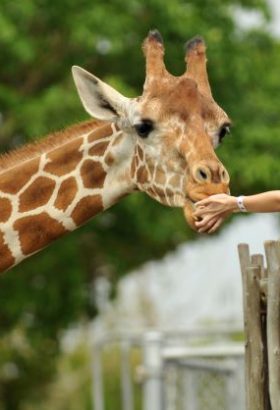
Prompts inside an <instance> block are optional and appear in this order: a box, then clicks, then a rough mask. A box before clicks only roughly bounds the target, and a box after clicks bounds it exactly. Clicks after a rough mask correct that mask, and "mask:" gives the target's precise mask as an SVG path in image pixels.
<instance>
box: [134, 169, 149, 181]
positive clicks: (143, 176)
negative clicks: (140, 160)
mask: <svg viewBox="0 0 280 410" xmlns="http://www.w3.org/2000/svg"><path fill="white" fill-rule="evenodd" d="M147 181H148V171H147V168H146V167H145V166H144V165H142V166H141V167H140V168H138V170H137V182H139V183H140V184H144V183H145V182H147Z"/></svg>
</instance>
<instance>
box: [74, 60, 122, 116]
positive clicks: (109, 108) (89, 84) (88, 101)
mask: <svg viewBox="0 0 280 410" xmlns="http://www.w3.org/2000/svg"><path fill="white" fill-rule="evenodd" d="M72 74H73V78H74V82H75V85H76V87H77V90H78V94H79V96H80V99H81V101H82V103H83V106H84V108H85V110H86V111H87V112H88V113H89V114H90V115H91V116H92V117H94V118H97V119H99V120H105V121H116V120H117V119H118V118H119V117H120V116H122V115H123V114H125V111H126V107H127V103H128V101H129V99H128V98H126V97H124V96H123V95H122V94H120V93H119V92H118V91H116V90H115V89H114V88H112V87H110V86H109V85H108V84H106V83H104V82H103V81H101V80H99V78H97V77H95V76H94V75H93V74H91V73H89V72H88V71H86V70H84V69H83V68H81V67H78V66H73V67H72Z"/></svg>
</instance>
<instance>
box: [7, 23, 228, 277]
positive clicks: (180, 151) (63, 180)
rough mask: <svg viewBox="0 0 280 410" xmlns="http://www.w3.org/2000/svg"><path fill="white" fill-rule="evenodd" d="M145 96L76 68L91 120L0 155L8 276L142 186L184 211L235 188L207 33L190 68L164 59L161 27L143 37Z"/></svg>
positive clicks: (194, 43)
mask: <svg viewBox="0 0 280 410" xmlns="http://www.w3.org/2000/svg"><path fill="white" fill-rule="evenodd" d="M143 51H144V55H145V59H146V78H145V82H144V87H143V94H142V95H141V96H140V97H138V98H127V97H125V96H123V95H121V94H120V93H119V92H118V91H116V90H115V89H113V88H112V87H111V86H109V85H108V84H106V83H104V82H103V81H101V80H100V79H99V78H97V77H95V76H94V75H93V74H90V73H89V72H88V71H86V70H84V69H83V68H80V67H78V66H74V67H73V68H72V72H73V78H74V82H75V85H76V88H77V91H78V94H79V97H80V99H81V102H82V104H83V106H84V108H85V110H86V111H87V112H88V113H89V115H90V116H91V117H93V118H94V119H91V120H89V121H86V122H84V123H80V124H76V125H73V126H72V127H69V128H67V129H65V130H63V131H60V132H56V133H54V134H52V135H49V136H48V137H46V138H45V139H43V140H42V141H39V142H37V143H33V144H29V145H26V146H24V147H22V148H19V149H17V150H15V151H12V152H11V153H8V154H5V155H2V157H0V272H3V271H5V270H8V269H10V268H12V267H13V266H15V265H16V264H18V263H19V262H21V261H22V260H23V259H25V258H27V257H29V256H30V255H32V254H34V253H35V252H38V251H40V250H41V249H43V248H44V247H46V246H47V245H48V244H50V243H51V242H52V241H54V240H55V239H57V238H59V237H61V236H63V235H64V234H66V233H67V232H70V231H72V230H74V229H76V228H77V227H79V226H81V225H82V224H84V223H86V222H87V221H88V220H89V219H90V218H92V217H93V216H95V215H96V214H98V213H99V212H102V211H104V210H106V209H107V208H108V207H110V206H112V205H113V204H115V203H116V202H117V201H119V200H120V199H121V198H122V197H124V196H126V195H128V194H130V193H132V192H134V191H143V192H146V193H147V194H148V195H149V196H150V197H152V198H153V199H155V200H156V201H158V202H160V203H162V204H164V205H167V206H171V207H182V208H183V209H184V213H185V217H186V220H187V222H188V224H189V225H190V226H192V227H194V221H193V217H192V211H193V204H194V203H195V202H196V201H197V200H199V199H202V198H204V197H206V196H208V195H211V194H214V193H221V192H223V193H228V189H229V175H228V173H227V171H226V169H225V168H224V166H223V165H222V163H221V162H220V161H219V159H218V158H217V156H216V154H215V151H214V148H216V147H217V145H218V144H219V143H220V142H221V140H222V139H223V137H224V136H225V135H226V134H227V132H228V131H229V126H230V120H229V117H228V116H227V114H226V113H225V112H224V111H223V110H222V109H221V108H220V107H219V106H218V104H217V103H216V102H215V101H214V99H213V97H212V94H211V89H210V85H209V82H208V77H207V71H206V47H205V43H204V41H203V39H202V38H199V37H196V38H194V39H192V40H191V41H189V42H188V43H187V47H186V57H185V61H186V64H187V67H186V71H185V72H184V74H183V75H181V76H178V77H175V76H173V75H172V74H170V73H169V72H168V71H167V69H166V67H165V64H164V46H163V41H162V38H161V35H160V33H159V32H158V31H151V32H150V33H149V34H148V36H147V38H146V39H145V40H144V43H143Z"/></svg>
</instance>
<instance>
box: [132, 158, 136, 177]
mask: <svg viewBox="0 0 280 410" xmlns="http://www.w3.org/2000/svg"><path fill="white" fill-rule="evenodd" d="M135 172H136V164H135V159H133V160H132V164H131V176H132V178H133V177H134V176H135Z"/></svg>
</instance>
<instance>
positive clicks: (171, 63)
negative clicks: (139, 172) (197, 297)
mask: <svg viewBox="0 0 280 410" xmlns="http://www.w3.org/2000/svg"><path fill="white" fill-rule="evenodd" d="M235 7H244V8H246V9H251V10H258V11H259V12H260V13H261V14H262V15H263V16H264V18H268V17H269V10H268V8H267V6H266V2H265V0H192V1H188V2H187V1H184V0H172V1H171V2H164V3H163V2H162V1H160V0H141V1H140V0H107V1H106V2H104V0H93V1H89V0H81V1H76V0H61V1H59V2H58V1H57V2H53V1H51V0H21V1H20V2H11V1H9V0H1V2H0V27H1V29H0V48H1V62H2V64H1V66H0V79H1V81H0V110H1V116H2V123H1V128H0V148H1V149H2V150H3V151H4V150H5V149H8V148H12V147H14V146H16V145H18V144H21V143H23V142H25V141H28V140H32V139H34V138H37V137H38V136H40V135H44V134H47V133H49V132H51V131H54V130H57V129H59V128H61V127H64V126H66V125H69V124H71V123H74V122H77V121H80V120H83V119H86V118H87V116H86V114H85V113H84V111H83V109H82V107H81V104H80V102H79V99H78V97H77V94H76V91H75V89H74V85H73V81H72V78H71V75H70V67H71V65H73V64H79V65H81V66H84V67H85V68H87V69H88V70H90V71H91V72H93V73H94V74H96V75H97V76H99V77H101V78H102V79H104V80H105V81H108V82H110V83H111V84H112V85H113V86H115V87H117V88H118V89H119V90H120V91H121V92H123V93H124V94H127V95H129V96H135V95H138V94H140V93H141V90H142V84H143V80H144V59H143V57H142V53H141V43H142V41H143V39H144V37H145V36H146V34H147V32H148V30H149V29H151V28H154V27H156V28H158V29H159V30H160V31H161V32H162V35H163V37H164V40H165V47H166V65H167V67H168V69H169V70H170V71H171V72H172V73H174V74H180V73H182V72H183V70H184V61H183V44H184V42H185V41H186V40H188V39H189V38H191V37H193V36H194V35H196V34H201V35H202V36H204V38H205V39H206V42H207V44H208V59H209V64H208V69H209V76H210V81H211V85H212V89H213V94H214V96H215V98H216V100H217V101H218V102H219V103H220V104H221V106H222V107H223V108H224V109H225V110H226V111H227V112H228V113H229V115H230V116H231V118H232V119H233V123H234V128H233V130H232V136H231V137H229V138H227V140H226V142H225V143H224V144H223V146H222V147H221V148H219V150H218V155H219V157H220V158H221V159H222V160H223V162H224V163H225V165H226V166H227V168H228V169H229V171H230V174H231V179H232V187H231V188H232V192H233V193H241V192H243V193H245V194H246V193H251V192H257V191H260V190H265V189H273V188H279V180H280V178H279V176H280V171H279V166H278V157H279V150H280V148H279V147H280V133H279V129H280V116H279V99H280V97H279V96H280V80H279V67H280V52H279V51H280V50H279V48H280V45H279V42H277V41H276V40H273V39H272V38H271V37H270V36H269V35H268V34H267V33H266V32H265V30H263V29H258V30H254V31H250V32H247V33H245V32H241V31H240V30H239V29H238V28H237V27H236V22H235V21H234V18H233V11H234V8H235ZM0 212H1V211H0ZM193 237H194V234H193V233H192V232H191V231H190V230H189V229H188V228H187V227H186V224H185V222H184V219H183V216H182V212H181V211H180V210H174V209H168V208H164V207H162V206H161V205H159V204H157V203H155V202H153V201H152V200H151V199H149V198H148V197H146V196H144V195H142V194H135V195H132V196H130V197H128V198H126V199H124V200H123V201H122V202H121V203H120V204H118V205H117V206H115V207H113V208H112V209H110V210H109V211H107V212H106V213H104V214H102V215H100V216H99V217H98V218H96V219H95V220H94V221H92V223H90V224H88V225H87V226H85V227H83V228H81V229H79V230H78V231H77V232H75V233H73V234H71V235H70V236H68V237H65V238H62V239H61V240H59V241H58V242H57V243H56V244H54V245H53V246H51V247H50V248H48V249H46V250H45V251H43V252H41V253H40V254H39V255H35V256H33V257H32V258H31V259H30V260H28V261H26V262H25V263H23V264H21V265H20V266H19V267H17V268H15V269H13V271H12V272H9V273H8V274H7V275H4V276H3V278H2V280H1V286H0V300H1V309H0V335H1V349H0V351H1V352H0V402H1V405H2V408H3V409H5V410H6V409H7V410H17V409H24V408H27V407H26V406H28V403H29V402H30V401H34V400H36V397H35V396H36V395H37V397H38V395H39V396H40V397H41V400H42V397H43V396H42V395H43V388H44V386H45V384H46V383H47V381H49V380H50V379H51V377H52V376H53V375H54V373H55V363H56V358H57V356H58V355H59V344H58V343H57V341H58V339H59V335H60V333H61V331H62V330H63V329H65V328H67V326H69V324H71V323H72V322H73V321H76V320H78V319H79V318H81V317H84V318H85V317H89V316H92V315H94V313H95V306H94V303H93V302H92V296H91V283H92V280H93V279H94V277H95V276H96V275H99V274H100V273H103V274H106V275H110V276H111V278H112V279H113V280H117V278H119V276H120V275H122V274H124V273H125V272H127V270H129V269H132V268H134V267H136V266H138V265H139V264H141V263H143V262H144V261H146V260H148V259H150V258H155V257H161V256H162V255H163V254H164V253H165V252H166V251H167V250H170V249H171V248H172V247H174V246H176V244H178V243H180V242H181V241H183V240H187V239H191V238H193ZM18 338H19V339H18ZM18 340H20V341H21V344H20V347H18V344H17V343H18ZM22 346H23V347H24V348H23V347H22ZM42 352H43V353H42ZM42 357H43V359H42ZM42 360H43V365H42ZM3 369H4V370H3ZM5 369H14V370H13V371H11V372H10V373H9V372H8V373H7V372H5ZM7 375H8V376H7ZM34 392H36V394H35V393H34ZM1 405H0V406H1ZM24 406H25V407H24ZM2 408H1V407H0V409H1V410H2Z"/></svg>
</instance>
